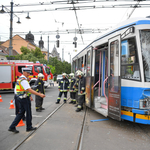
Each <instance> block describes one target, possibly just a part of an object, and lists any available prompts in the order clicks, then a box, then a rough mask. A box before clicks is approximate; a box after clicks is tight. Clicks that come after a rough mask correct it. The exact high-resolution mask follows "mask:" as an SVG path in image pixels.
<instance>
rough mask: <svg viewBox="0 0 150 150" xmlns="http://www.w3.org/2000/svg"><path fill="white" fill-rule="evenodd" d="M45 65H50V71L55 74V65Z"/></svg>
mask: <svg viewBox="0 0 150 150" xmlns="http://www.w3.org/2000/svg"><path fill="white" fill-rule="evenodd" d="M47 66H49V67H50V69H51V73H52V74H55V72H56V71H55V67H54V66H52V65H47Z"/></svg>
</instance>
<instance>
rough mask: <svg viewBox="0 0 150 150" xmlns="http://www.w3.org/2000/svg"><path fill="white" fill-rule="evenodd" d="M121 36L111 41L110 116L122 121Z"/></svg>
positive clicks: (109, 71) (109, 55)
mask: <svg viewBox="0 0 150 150" xmlns="http://www.w3.org/2000/svg"><path fill="white" fill-rule="evenodd" d="M120 41H121V38H120V35H118V36H116V37H114V38H111V39H109V48H108V50H109V51H108V58H109V59H108V60H109V61H108V64H109V65H108V66H109V68H108V116H109V117H111V118H113V119H116V120H121V77H120V63H121V61H120V53H121V52H120V51H121V45H120V43H121V42H120Z"/></svg>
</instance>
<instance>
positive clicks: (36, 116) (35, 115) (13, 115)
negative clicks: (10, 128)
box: [10, 115, 42, 118]
mask: <svg viewBox="0 0 150 150" xmlns="http://www.w3.org/2000/svg"><path fill="white" fill-rule="evenodd" d="M10 116H12V117H16V115H10ZM32 117H37V118H38V117H42V116H38V115H32Z"/></svg>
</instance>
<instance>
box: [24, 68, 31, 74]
mask: <svg viewBox="0 0 150 150" xmlns="http://www.w3.org/2000/svg"><path fill="white" fill-rule="evenodd" d="M23 71H25V72H28V73H30V72H31V69H30V68H22V72H23Z"/></svg>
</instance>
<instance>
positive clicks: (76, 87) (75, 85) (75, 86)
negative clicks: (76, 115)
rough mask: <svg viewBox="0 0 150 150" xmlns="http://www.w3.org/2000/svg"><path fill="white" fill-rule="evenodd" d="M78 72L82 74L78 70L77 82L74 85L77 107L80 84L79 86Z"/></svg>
mask: <svg viewBox="0 0 150 150" xmlns="http://www.w3.org/2000/svg"><path fill="white" fill-rule="evenodd" d="M78 72H81V71H80V70H77V71H76V73H75V75H76V82H75V84H74V88H75V91H76V95H75V99H76V105H75V107H77V106H78V84H79V77H78V76H77V75H78Z"/></svg>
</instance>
